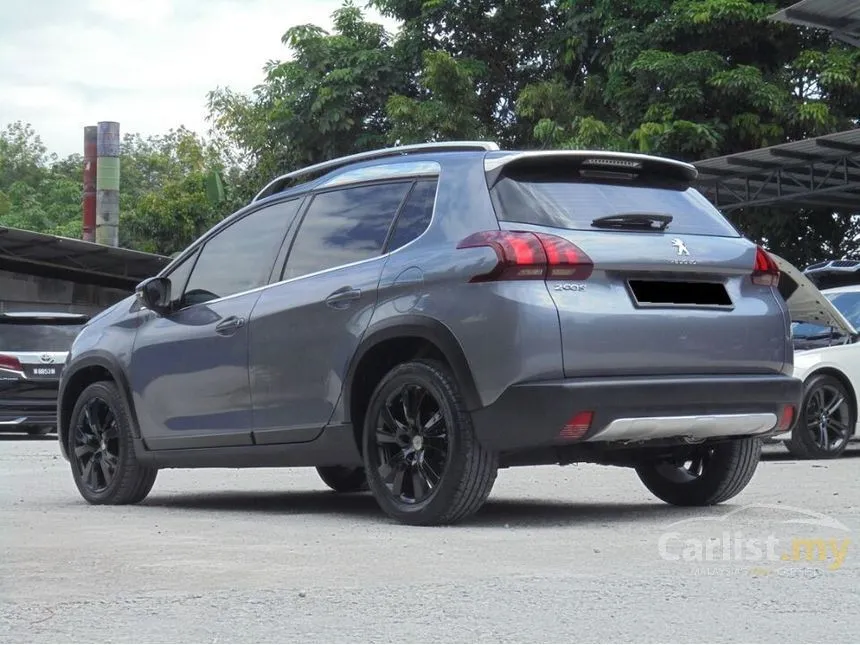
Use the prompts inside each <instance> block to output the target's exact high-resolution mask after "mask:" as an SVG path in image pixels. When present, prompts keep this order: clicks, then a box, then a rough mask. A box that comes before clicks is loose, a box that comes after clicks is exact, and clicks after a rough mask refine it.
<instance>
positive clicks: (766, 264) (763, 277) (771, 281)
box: [752, 246, 779, 287]
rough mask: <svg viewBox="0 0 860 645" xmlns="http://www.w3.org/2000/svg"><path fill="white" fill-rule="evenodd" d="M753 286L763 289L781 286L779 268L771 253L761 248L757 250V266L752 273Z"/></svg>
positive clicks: (758, 247)
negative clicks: (756, 285) (757, 285)
mask: <svg viewBox="0 0 860 645" xmlns="http://www.w3.org/2000/svg"><path fill="white" fill-rule="evenodd" d="M752 281H753V284H759V285H761V286H763V287H775V286H777V285H778V284H779V266H778V265H777V264H776V262H775V261H774V259H773V258H772V257H770V253H768V252H767V251H765V250H764V249H763V248H761V247H760V246H757V247H756V249H755V266H754V267H753V272H752Z"/></svg>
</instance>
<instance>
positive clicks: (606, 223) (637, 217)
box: [591, 213, 672, 231]
mask: <svg viewBox="0 0 860 645" xmlns="http://www.w3.org/2000/svg"><path fill="white" fill-rule="evenodd" d="M671 221H672V216H671V215H659V214H652V213H618V214H617V215H606V216H605V217H598V218H597V219H594V220H592V221H591V225H592V226H594V227H597V228H627V229H644V230H646V231H664V230H666V227H667V226H669V222H671Z"/></svg>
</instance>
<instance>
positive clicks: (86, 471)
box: [68, 381, 158, 505]
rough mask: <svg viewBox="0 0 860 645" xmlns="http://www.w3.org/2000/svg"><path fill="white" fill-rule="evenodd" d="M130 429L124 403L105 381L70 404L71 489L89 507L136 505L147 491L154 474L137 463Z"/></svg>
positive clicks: (108, 382) (113, 388)
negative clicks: (73, 489) (72, 481)
mask: <svg viewBox="0 0 860 645" xmlns="http://www.w3.org/2000/svg"><path fill="white" fill-rule="evenodd" d="M88 416H89V419H90V420H89V421H88V420H87V417H88ZM131 427H132V426H131V419H130V418H129V415H128V411H127V408H126V405H125V401H124V400H123V398H122V395H121V394H120V392H119V390H118V389H117V387H116V385H115V384H114V383H113V382H111V381H99V382H97V383H93V384H92V385H89V386H88V387H87V388H86V389H85V390H84V391H83V392H81V395H80V396H79V397H78V400H77V401H76V402H75V407H74V410H73V411H72V418H71V421H70V424H69V438H68V451H69V461H70V463H71V467H72V477H73V478H74V481H75V485H76V486H77V488H78V491H79V492H80V494H81V496H82V497H83V498H84V499H85V500H86V501H87V502H89V503H90V504H109V505H121V504H136V503H138V502H140V501H142V500H143V499H144V498H145V497H146V496H147V495H148V494H149V491H150V490H152V486H153V484H154V483H155V476H156V475H157V474H158V470H157V469H156V468H149V467H146V466H142V465H141V464H140V463H138V461H137V458H136V456H135V453H134V441H133V439H132V433H131Z"/></svg>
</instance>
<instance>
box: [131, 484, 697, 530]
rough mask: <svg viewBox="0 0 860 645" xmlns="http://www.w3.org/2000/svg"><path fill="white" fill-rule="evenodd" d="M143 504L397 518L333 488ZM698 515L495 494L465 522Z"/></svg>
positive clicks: (661, 507) (537, 523)
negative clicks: (495, 495) (508, 497)
mask: <svg viewBox="0 0 860 645" xmlns="http://www.w3.org/2000/svg"><path fill="white" fill-rule="evenodd" d="M140 506H143V507H151V508H162V509H182V510H183V511H201V512H212V511H219V512H226V513H242V514H247V513H261V514H272V515H330V516H332V517H335V516H347V517H350V518H353V519H356V518H361V519H368V520H371V521H373V522H375V523H380V522H382V523H391V524H396V522H395V521H394V520H392V519H390V518H389V517H388V516H386V515H385V514H384V513H383V512H382V510H381V509H380V508H379V506H378V505H377V503H376V501H375V500H374V499H373V497H372V496H371V495H370V493H353V494H339V493H334V492H329V491H286V492H277V493H273V492H265V493H262V492H261V493H253V492H241V493H240V492H229V493H203V494H199V493H193V494H190V493H189V494H185V493H183V494H171V495H158V494H153V495H150V496H149V497H148V498H147V499H146V500H145V501H143V502H141V504H140ZM693 514H695V511H691V510H690V509H683V508H676V507H673V506H669V505H666V504H664V503H662V502H660V501H657V500H656V499H655V501H654V502H653V503H639V504H627V503H621V504H619V503H606V502H603V503H600V502H569V503H568V502H560V501H555V500H541V499H506V498H497V499H494V498H490V499H489V500H488V501H487V503H486V504H485V505H484V506H483V507H482V508H481V509H480V511H478V513H476V514H475V515H474V516H472V517H471V518H469V519H468V520H465V521H463V522H462V523H461V524H460V526H464V527H465V526H469V527H484V528H503V527H507V528H509V527H511V526H517V527H557V526H561V525H568V524H581V523H601V524H613V523H624V522H638V521H641V520H642V519H654V518H658V519H661V520H667V521H668V520H671V519H680V518H682V517H685V516H690V515H693Z"/></svg>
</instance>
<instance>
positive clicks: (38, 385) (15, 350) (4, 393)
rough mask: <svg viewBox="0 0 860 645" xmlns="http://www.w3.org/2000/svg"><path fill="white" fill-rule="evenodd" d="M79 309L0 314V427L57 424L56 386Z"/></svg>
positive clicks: (44, 428)
mask: <svg viewBox="0 0 860 645" xmlns="http://www.w3.org/2000/svg"><path fill="white" fill-rule="evenodd" d="M86 321H87V316H86V315H83V314H73V313H63V312H48V311H21V312H5V313H0V432H4V433H5V432H27V433H29V434H47V433H49V432H50V431H52V430H53V429H54V428H55V427H56V423H57V387H58V384H59V382H60V374H61V372H62V371H63V364H64V363H65V362H66V355H67V354H68V353H69V348H70V347H71V346H72V341H74V339H75V336H77V334H78V332H79V331H80V330H81V327H83V325H84V323H85V322H86Z"/></svg>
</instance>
